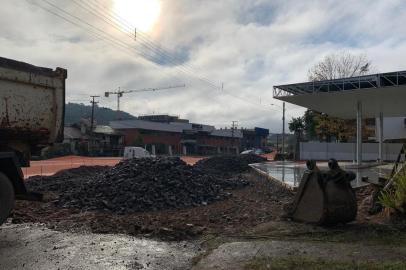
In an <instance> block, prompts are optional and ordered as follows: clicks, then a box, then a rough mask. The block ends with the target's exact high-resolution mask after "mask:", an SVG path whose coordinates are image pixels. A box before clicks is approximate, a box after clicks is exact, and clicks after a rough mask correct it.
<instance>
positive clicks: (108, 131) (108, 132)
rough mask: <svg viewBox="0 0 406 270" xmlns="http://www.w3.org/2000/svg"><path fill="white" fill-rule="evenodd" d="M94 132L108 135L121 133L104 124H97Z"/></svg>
mask: <svg viewBox="0 0 406 270" xmlns="http://www.w3.org/2000/svg"><path fill="white" fill-rule="evenodd" d="M93 132H94V133H99V134H106V135H120V134H118V133H117V132H116V131H115V130H114V129H112V128H111V127H110V126H102V125H97V126H96V127H95V128H94V130H93Z"/></svg>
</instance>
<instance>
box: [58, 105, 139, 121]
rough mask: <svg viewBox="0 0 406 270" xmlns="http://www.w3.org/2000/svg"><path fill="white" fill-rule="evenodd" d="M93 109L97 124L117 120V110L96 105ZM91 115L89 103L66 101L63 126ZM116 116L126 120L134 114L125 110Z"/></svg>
mask: <svg viewBox="0 0 406 270" xmlns="http://www.w3.org/2000/svg"><path fill="white" fill-rule="evenodd" d="M94 111H95V112H94V117H95V119H96V122H97V124H98V125H108V124H109V122H110V121H113V120H117V112H116V111H114V110H112V109H109V108H103V107H97V106H96V107H95V110H94ZM91 115H92V106H91V105H84V104H77V103H68V104H66V105H65V126H69V125H72V124H74V123H78V122H79V121H80V119H81V118H89V119H90V117H91ZM118 118H119V119H121V120H128V119H135V116H133V115H131V114H129V113H126V112H120V113H119V117H118Z"/></svg>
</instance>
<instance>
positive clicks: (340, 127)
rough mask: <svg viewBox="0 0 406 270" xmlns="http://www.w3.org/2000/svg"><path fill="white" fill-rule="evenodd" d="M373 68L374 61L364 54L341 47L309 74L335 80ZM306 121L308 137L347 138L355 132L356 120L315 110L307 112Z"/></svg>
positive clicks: (315, 78) (341, 139)
mask: <svg viewBox="0 0 406 270" xmlns="http://www.w3.org/2000/svg"><path fill="white" fill-rule="evenodd" d="M373 71H374V67H373V66H372V62H371V61H370V60H369V59H368V58H367V57H366V55H365V54H359V55H355V54H351V53H348V52H344V51H342V52H338V53H332V54H329V55H327V56H325V57H324V59H323V60H321V61H320V62H319V63H317V64H315V65H314V66H313V67H312V68H310V69H309V71H308V77H309V80H311V81H321V80H333V79H339V78H348V77H354V76H361V75H366V74H369V73H371V72H373ZM303 121H304V130H305V134H306V137H307V139H309V140H313V139H318V140H320V141H327V142H330V141H332V140H336V141H340V142H346V141H348V140H350V139H351V138H352V137H354V136H355V133H356V123H355V121H354V120H343V119H339V118H335V117H330V116H328V115H325V114H321V113H319V112H315V111H312V110H307V111H306V112H305V114H304V116H303ZM363 129H365V126H364V127H363ZM363 134H366V133H363Z"/></svg>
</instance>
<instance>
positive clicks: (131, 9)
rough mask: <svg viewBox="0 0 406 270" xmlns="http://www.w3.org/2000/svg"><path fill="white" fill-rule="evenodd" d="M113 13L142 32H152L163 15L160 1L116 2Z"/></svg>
mask: <svg viewBox="0 0 406 270" xmlns="http://www.w3.org/2000/svg"><path fill="white" fill-rule="evenodd" d="M113 11H114V13H116V14H117V15H118V16H120V17H121V18H122V19H124V20H125V21H126V23H127V24H131V26H132V27H134V28H136V29H137V30H140V31H142V32H148V31H151V30H152V28H153V26H154V24H155V23H156V21H157V19H158V17H159V14H160V13H161V3H160V0H114V3H113Z"/></svg>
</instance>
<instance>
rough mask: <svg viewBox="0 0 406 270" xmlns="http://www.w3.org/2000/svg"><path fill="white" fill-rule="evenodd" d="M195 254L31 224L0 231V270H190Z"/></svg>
mask: <svg viewBox="0 0 406 270" xmlns="http://www.w3.org/2000/svg"><path fill="white" fill-rule="evenodd" d="M197 253H198V247H197V246H196V245H195V244H194V243H191V242H180V243H166V242H160V241H153V240H147V239H140V238H135V237H130V236H126V235H101V234H89V233H82V234H78V233H62V232H57V231H53V230H49V229H47V228H45V227H44V226H41V225H34V224H21V225H11V224H6V225H3V226H2V227H0V269H8V270H13V269H33V270H34V269H35V270H42V269H44V270H49V269H72V270H76V269H77V270H79V269H91V270H93V269H95V270H96V269H112V270H119V269H120V270H121V269H151V270H154V269H190V268H191V260H192V258H193V257H194V256H196V255H197Z"/></svg>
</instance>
